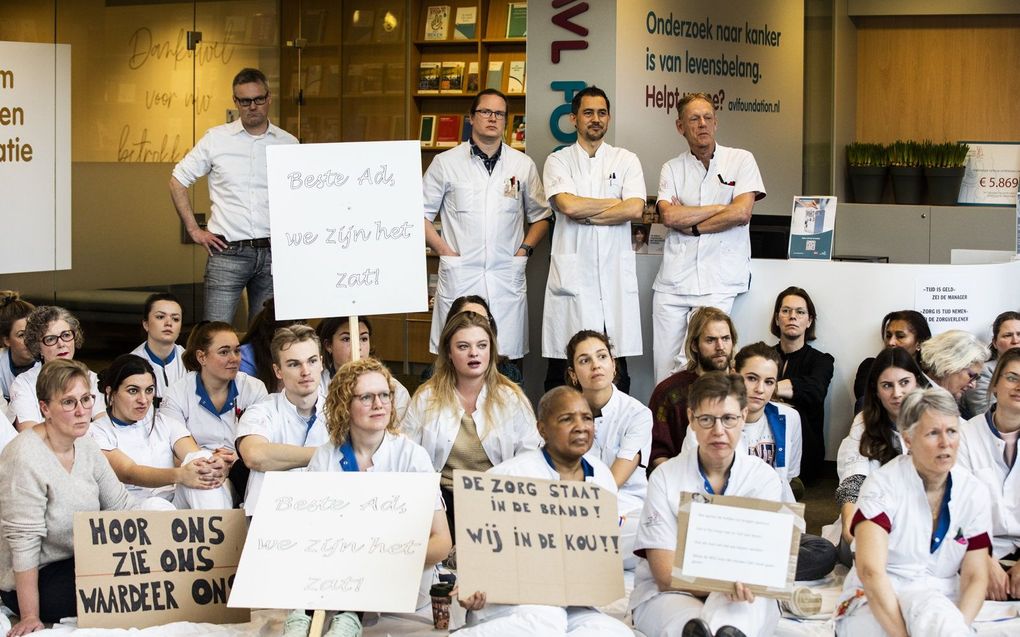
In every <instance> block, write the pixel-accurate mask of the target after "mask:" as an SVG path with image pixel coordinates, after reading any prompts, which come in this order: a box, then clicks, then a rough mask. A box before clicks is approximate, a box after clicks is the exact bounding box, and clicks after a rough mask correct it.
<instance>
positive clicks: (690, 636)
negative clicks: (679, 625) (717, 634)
mask: <svg viewBox="0 0 1020 637" xmlns="http://www.w3.org/2000/svg"><path fill="white" fill-rule="evenodd" d="M680 637H712V629H711V628H709V627H708V624H707V623H706V622H705V620H703V619H692V620H690V621H689V622H687V623H686V624H684V629H683V631H682V632H681V633H680Z"/></svg>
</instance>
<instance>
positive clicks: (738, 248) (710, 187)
mask: <svg viewBox="0 0 1020 637" xmlns="http://www.w3.org/2000/svg"><path fill="white" fill-rule="evenodd" d="M723 182H726V183H723ZM731 183H732V184H734V185H732V186H731V185H729V184H731ZM747 192H753V193H757V194H756V195H755V200H756V201H757V200H759V199H762V198H763V197H765V185H764V183H763V182H762V179H761V173H760V172H759V171H758V165H757V164H756V163H755V161H754V156H753V155H751V153H749V152H747V151H746V150H741V149H739V148H727V147H726V146H720V145H718V144H717V145H716V147H715V154H714V155H713V156H712V159H711V160H710V161H709V164H708V168H707V169H706V168H705V165H704V164H702V163H701V160H699V159H698V158H697V157H695V156H694V155H692V154H691V153H690V151H688V152H685V153H683V154H682V155H680V156H679V157H675V158H673V159H671V160H669V161H668V162H666V163H665V164H663V166H662V172H661V174H660V176H659V196H658V200H659V201H666V202H669V201H670V199H671V198H673V197H676V198H678V199H679V200H680V201H681V202H682V203H683V204H684V205H686V206H707V205H712V204H723V205H727V204H729V203H731V202H732V201H733V199H734V198H735V197H737V196H738V195H742V194H744V193H747ZM750 272H751V237H750V233H749V232H748V227H747V226H734V227H732V228H729V229H728V230H724V231H723V232H711V233H706V234H703V235H701V236H700V237H695V236H690V235H685V234H683V233H681V232H679V231H677V230H673V229H670V230H669V232H667V233H666V245H665V246H664V247H663V257H662V266H661V267H660V268H659V273H658V275H657V276H656V277H655V283H654V285H653V286H652V289H654V290H655V291H656V292H666V293H669V294H679V295H703V294H716V293H728V294H740V293H741V292H746V291H747V290H748V286H749V283H750Z"/></svg>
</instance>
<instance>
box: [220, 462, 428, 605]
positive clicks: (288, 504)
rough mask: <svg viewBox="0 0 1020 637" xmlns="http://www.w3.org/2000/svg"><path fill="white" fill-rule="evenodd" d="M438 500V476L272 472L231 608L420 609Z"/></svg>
mask: <svg viewBox="0 0 1020 637" xmlns="http://www.w3.org/2000/svg"><path fill="white" fill-rule="evenodd" d="M438 493H439V474H436V473H388V472H380V473H373V472H350V473H348V472H342V471H341V472H335V473H334V472H330V473H322V472H303V471H302V472H289V471H271V472H269V473H267V474H266V481H265V482H264V483H263V485H262V491H261V493H260V494H259V501H258V505H257V506H256V508H255V515H254V517H253V518H252V524H251V528H250V529H249V531H248V541H247V542H246V543H245V546H244V552H243V553H242V554H241V563H240V565H239V566H238V568H237V580H236V581H235V583H234V587H233V590H232V591H231V594H230V600H229V605H230V606H231V607H238V606H242V607H248V608H289V609H293V608H305V609H315V610H352V611H377V612H398V613H406V612H414V610H415V608H416V607H417V603H416V602H417V599H418V588H419V584H420V583H421V581H422V570H423V568H424V565H425V550H426V548H427V546H428V538H429V531H430V529H431V525H432V517H433V513H434V511H435V508H436V498H437V497H438ZM269 574H271V575H272V576H271V577H267V575H269Z"/></svg>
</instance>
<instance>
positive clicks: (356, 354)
mask: <svg viewBox="0 0 1020 637" xmlns="http://www.w3.org/2000/svg"><path fill="white" fill-rule="evenodd" d="M347 320H348V321H350V325H349V326H348V330H349V332H348V333H349V334H350V335H351V360H352V361H356V360H361V330H360V329H359V327H360V325H359V323H358V315H357V314H351V315H350V316H349V317H347Z"/></svg>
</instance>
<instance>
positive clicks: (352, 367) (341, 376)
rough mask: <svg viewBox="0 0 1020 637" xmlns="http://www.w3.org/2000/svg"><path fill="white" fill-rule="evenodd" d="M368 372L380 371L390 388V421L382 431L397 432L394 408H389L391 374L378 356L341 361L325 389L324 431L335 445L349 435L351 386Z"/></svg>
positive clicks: (391, 405)
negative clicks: (327, 388)
mask: <svg viewBox="0 0 1020 637" xmlns="http://www.w3.org/2000/svg"><path fill="white" fill-rule="evenodd" d="M372 372H375V373H377V374H382V375H383V377H384V378H385V379H386V385H387V386H388V387H389V388H390V397H391V400H390V421H389V422H388V423H387V424H386V431H387V432H389V433H391V434H398V433H400V428H399V427H397V412H396V410H395V409H393V401H392V397H393V394H394V391H393V376H392V375H390V370H389V369H388V368H387V367H386V366H385V365H383V364H382V363H380V362H379V361H378V360H376V359H374V358H363V359H361V360H356V361H350V362H348V363H344V364H343V365H342V366H341V367H340V369H339V370H337V372H336V375H335V376H333V380H331V381H330V383H329V391H328V392H327V393H326V407H325V415H326V431H328V432H329V439H330V441H332V443H333V444H334V445H336V446H337V447H339V446H340V445H342V444H344V443H345V442H347V439H348V438H349V437H350V433H351V403H352V402H353V401H354V399H355V395H354V388H355V386H357V384H358V379H359V378H361V377H362V376H363V375H364V374H371V373H372Z"/></svg>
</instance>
